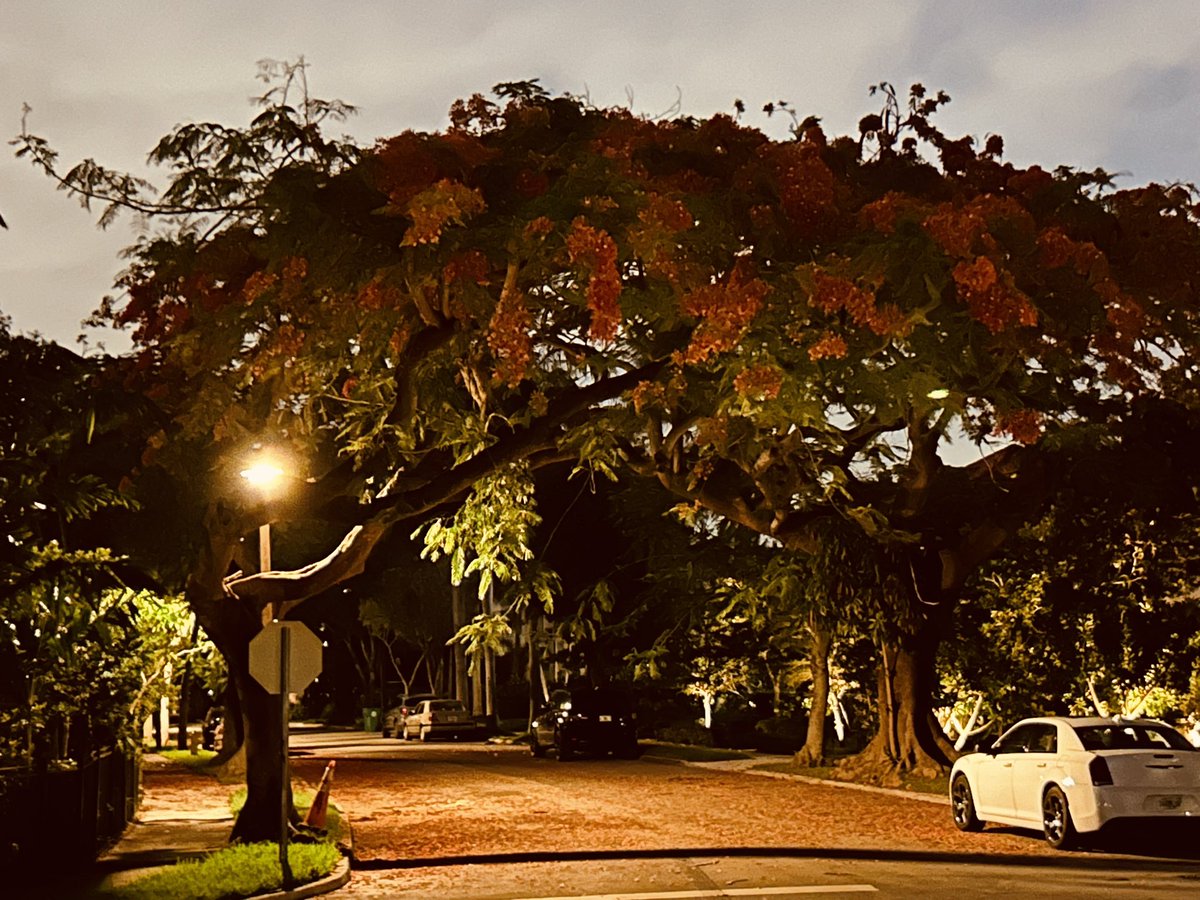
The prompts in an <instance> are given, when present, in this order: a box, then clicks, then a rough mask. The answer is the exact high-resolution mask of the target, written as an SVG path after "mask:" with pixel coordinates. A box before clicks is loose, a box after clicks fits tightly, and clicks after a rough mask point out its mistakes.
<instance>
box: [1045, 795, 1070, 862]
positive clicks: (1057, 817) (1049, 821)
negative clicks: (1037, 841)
mask: <svg viewBox="0 0 1200 900" xmlns="http://www.w3.org/2000/svg"><path fill="white" fill-rule="evenodd" d="M1042 831H1043V832H1044V833H1045V835H1046V843H1047V844H1049V845H1050V846H1051V847H1053V848H1054V849H1055V850H1067V849H1070V848H1071V847H1072V846H1074V844H1075V840H1076V834H1075V825H1074V824H1073V823H1072V822H1071V808H1070V806H1068V805H1067V795H1066V794H1064V793H1063V791H1062V788H1060V787H1058V785H1051V786H1050V787H1048V788H1047V789H1046V793H1045V794H1043V795H1042Z"/></svg>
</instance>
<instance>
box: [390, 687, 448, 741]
mask: <svg viewBox="0 0 1200 900" xmlns="http://www.w3.org/2000/svg"><path fill="white" fill-rule="evenodd" d="M439 699H441V698H440V697H438V695H437V694H407V695H405V696H404V697H401V698H400V702H399V703H398V704H397V705H395V706H393V707H392V708H391V709H389V710H388V711H387V712H386V713H384V715H383V725H382V726H381V727H380V733H381V734H382V735H383V736H384V737H385V738H386V737H394V738H398V737H403V736H404V720H405V719H407V718H408V717H409V716H410V715H411V714H412V713H414V712H416V709H417V704H419V703H420V702H421V701H422V700H439Z"/></svg>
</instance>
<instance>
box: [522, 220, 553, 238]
mask: <svg viewBox="0 0 1200 900" xmlns="http://www.w3.org/2000/svg"><path fill="white" fill-rule="evenodd" d="M553 230H554V222H553V221H552V220H551V219H550V218H549V217H548V216H538V217H537V218H536V219H534V220H533V221H532V222H530V223H529V224H528V225H526V226H525V237H527V238H530V239H533V238H544V237H545V236H546V235H548V234H549V233H550V232H552V231H553Z"/></svg>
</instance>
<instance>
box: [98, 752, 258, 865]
mask: <svg viewBox="0 0 1200 900" xmlns="http://www.w3.org/2000/svg"><path fill="white" fill-rule="evenodd" d="M142 767H143V768H142V798H141V804H140V805H139V807H138V812H137V814H136V815H135V816H134V819H133V821H132V822H131V823H130V824H129V826H128V827H127V828H126V829H125V832H124V834H122V835H121V838H120V840H118V841H117V843H116V844H114V845H113V846H112V847H111V848H110V849H109V850H108V851H106V852H105V853H103V854H102V855H101V856H100V857H99V858H98V859H97V860H96V870H97V872H98V873H100V874H102V875H103V876H104V878H103V881H102V882H101V885H100V887H101V888H104V887H113V886H116V885H119V884H122V883H124V882H127V881H130V880H133V879H134V878H137V877H140V876H141V875H144V874H145V873H146V871H147V870H148V869H153V868H157V867H160V866H168V865H173V864H174V863H176V862H178V861H179V860H182V859H198V858H201V857H204V856H206V855H208V854H209V853H212V852H213V851H215V850H220V849H222V848H224V847H227V846H229V835H230V832H231V831H232V830H233V822H234V817H233V813H232V812H231V811H230V809H229V796H230V794H232V793H233V791H234V790H235V789H236V788H237V785H235V784H222V783H221V782H219V781H218V780H217V779H216V778H215V777H214V776H213V775H211V774H209V773H205V772H199V771H196V770H194V769H192V768H191V767H189V766H187V765H185V764H182V763H176V762H171V761H170V760H168V759H166V758H165V757H162V756H159V755H158V754H154V753H149V754H146V756H144V757H143V760H142Z"/></svg>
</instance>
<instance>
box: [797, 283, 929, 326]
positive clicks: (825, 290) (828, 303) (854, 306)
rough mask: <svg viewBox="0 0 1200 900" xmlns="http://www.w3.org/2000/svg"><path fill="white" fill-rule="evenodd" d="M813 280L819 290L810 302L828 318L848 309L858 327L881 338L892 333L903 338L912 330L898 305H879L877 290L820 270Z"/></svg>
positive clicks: (816, 289) (815, 291) (812, 295)
mask: <svg viewBox="0 0 1200 900" xmlns="http://www.w3.org/2000/svg"><path fill="white" fill-rule="evenodd" d="M813 277H814V281H815V290H814V291H813V293H812V294H811V296H809V298H808V303H809V305H810V306H813V307H815V308H817V309H819V310H821V312H823V313H825V314H826V315H829V316H833V315H837V313H838V312H840V311H841V310H843V309H844V310H845V311H846V313H847V314H848V315H849V316H850V319H851V321H853V322H854V324H855V325H858V326H859V327H864V326H865V327H867V328H869V329H870V330H871V331H872V332H874V333H875V334H878V335H880V336H881V337H882V336H883V335H889V334H891V335H900V336H903V335H905V334H908V333H909V332H910V331H912V323H911V322H909V321H908V317H907V316H906V315H905V314H904V311H903V310H901V309H900V307H898V306H896V305H895V304H894V303H888V304H885V305H884V306H882V307H880V306H877V305H876V303H875V292H874V291H870V290H865V289H863V288H861V287H859V286H858V285H857V284H855V283H854V282H853V281H850V280H849V279H847V278H839V277H837V276H834V275H827V274H826V273H825V272H822V271H820V270H817V271H816V273H815V274H814V276H813Z"/></svg>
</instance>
